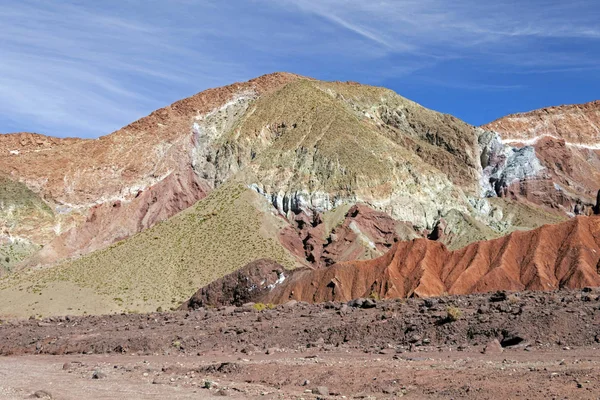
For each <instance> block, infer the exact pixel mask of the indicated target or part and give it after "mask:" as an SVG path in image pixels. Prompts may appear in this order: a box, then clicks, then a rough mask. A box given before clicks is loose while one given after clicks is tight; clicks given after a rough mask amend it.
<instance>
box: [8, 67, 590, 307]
mask: <svg viewBox="0 0 600 400" xmlns="http://www.w3.org/2000/svg"><path fill="white" fill-rule="evenodd" d="M498 126H500V125H498ZM494 129H496V128H494ZM497 129H498V130H500V127H498V128H497ZM506 134H507V133H506V132H504V133H503V132H500V134H499V133H497V132H494V131H492V130H490V129H489V127H484V128H476V127H473V126H471V125H469V124H466V123H465V122H463V121H460V120H458V119H457V118H455V117H453V116H451V115H447V114H441V113H438V112H435V111H432V110H428V109H426V108H424V107H422V106H420V105H419V104H417V103H414V102H412V101H410V100H408V99H405V98H403V97H401V96H399V95H398V94H396V93H394V92H393V91H391V90H388V89H385V88H379V87H372V86H366V85H360V84H357V83H353V82H322V81H318V80H314V79H310V78H305V77H301V76H298V75H293V74H286V73H276V74H271V75H265V76H262V77H259V78H256V79H253V80H250V81H248V82H245V83H237V84H233V85H230V86H226V87H223V88H217V89H210V90H207V91H204V92H202V93H199V94H197V95H195V96H192V97H190V98H188V99H184V100H181V101H179V102H176V103H174V104H172V105H171V106H168V107H165V108H163V109H161V110H157V111H155V112H153V113H152V114H150V115H149V116H148V117H145V118H142V119H141V120H139V121H136V122H134V123H132V124H130V125H128V126H126V127H124V128H123V129H121V130H119V131H116V132H114V133H112V134H110V135H107V136H104V137H101V138H99V139H97V140H81V139H56V138H49V137H45V136H42V135H36V134H27V133H18V134H8V135H0V202H1V204H2V207H1V209H0V225H1V226H2V228H3V229H2V231H1V232H0V256H1V257H2V258H3V260H0V265H1V266H2V267H4V268H3V269H4V270H11V271H14V270H19V269H26V270H25V271H23V272H22V273H18V274H16V275H15V276H12V277H9V278H7V279H5V280H4V281H0V296H2V297H3V299H6V300H3V301H2V302H0V313H1V312H10V311H11V310H12V311H13V312H18V313H38V312H39V313H55V312H59V311H57V310H60V312H69V313H77V312H79V313H83V312H86V311H87V312H108V311H124V310H151V309H155V308H156V307H163V308H165V307H171V306H173V305H174V304H179V303H180V302H181V301H183V300H185V299H186V298H189V296H190V295H191V294H192V293H193V292H194V291H195V290H196V289H197V287H199V286H203V285H205V284H207V283H209V282H210V281H212V280H214V279H217V278H219V277H221V276H223V275H225V274H227V273H229V272H232V271H234V270H236V269H237V268H240V267H242V266H243V265H244V264H246V263H248V262H250V261H253V260H256V259H258V258H262V257H271V258H275V259H276V260H278V261H279V262H281V263H283V264H284V265H286V267H288V268H292V267H296V266H309V267H311V268H322V267H327V266H331V265H334V264H336V263H339V262H345V261H354V260H361V259H363V260H364V259H372V258H375V257H380V256H382V255H384V254H386V252H388V251H389V249H390V248H392V246H398V245H397V244H395V243H397V242H402V241H406V240H411V239H415V238H422V240H426V239H424V238H428V239H430V240H433V241H435V242H438V244H437V245H440V244H444V245H446V246H447V247H448V248H449V249H460V248H462V247H464V246H466V245H468V244H469V243H473V242H476V241H480V240H485V239H491V238H498V237H501V236H503V235H506V234H508V233H510V232H513V231H515V230H517V231H519V230H528V229H534V228H537V227H539V226H541V225H543V224H548V223H556V222H560V221H564V220H566V219H567V218H568V217H569V216H572V215H573V214H577V213H579V214H581V213H586V212H589V210H590V209H591V205H592V204H593V201H594V200H595V197H593V196H592V194H594V193H593V190H595V189H594V187H593V186H594V182H593V181H594V179H595V176H596V174H598V173H600V162H598V163H596V161H595V160H597V156H596V153H595V151H594V150H591V149H587V148H585V149H587V150H586V151H590V152H591V153H589V154H587V153H583V151H584V150H582V149H584V148H583V147H577V150H576V151H575V150H573V146H572V145H571V144H569V143H567V142H560V140H563V139H555V138H553V137H551V138H550V141H546V140H545V139H543V140H542V139H540V140H538V141H535V143H533V145H528V144H527V143H522V142H521V143H517V142H514V141H510V142H508V141H507V140H503V139H502V137H503V135H506ZM509 140H513V139H511V138H510V137H509ZM561 143H562V144H561ZM561 145H562V147H563V150H560V151H558V150H556V151H555V150H547V151H546V150H543V149H546V148H552V147H553V146H559V147H560V146H561ZM586 146H587V145H586ZM584 159H585V161H582V160H584ZM582 162H583V163H584V164H580V163H582ZM582 165H583V166H582ZM585 168H587V171H588V172H587V173H586V170H585ZM3 188H6V189H3ZM233 188H235V189H233ZM14 193H19V194H18V195H14ZM207 195H210V196H213V197H211V198H213V199H215V198H218V199H221V200H220V201H221V202H223V204H222V205H221V206H218V205H215V203H214V201H213V202H210V201H208V200H206V201H205V200H202V199H204V198H205V197H206V196H207ZM594 196H595V195H594ZM199 200H201V201H200V202H199V203H197V202H198V201H199ZM208 209H210V210H212V211H210V212H209V213H214V215H215V216H217V215H218V216H219V217H218V218H215V219H210V221H218V223H217V222H215V224H216V225H214V224H212V223H211V224H200V223H197V222H198V221H204V217H202V216H203V215H205V214H206V213H205V211H202V210H208ZM198 213H199V214H198ZM192 215H200V217H197V216H196V217H192ZM211 215H213V214H211ZM198 218H199V219H198ZM234 232H235V234H234ZM154 238H158V239H154ZM242 238H252V240H250V239H248V240H250V241H249V242H248V246H242V245H240V246H238V245H236V244H237V241H239V240H242ZM232 240H233V242H229V241H232ZM244 240H246V239H244ZM224 249H226V251H225V250H224ZM205 253H206V255H205ZM225 256H226V257H225ZM134 278H135V279H134ZM138 278H139V279H140V282H142V283H141V284H140V283H139V282H137V281H136V279H138ZM143 282H146V283H143ZM132 287H135V290H132ZM40 293H41V294H40ZM74 294H76V295H74ZM34 295H35V296H34ZM36 296H41V297H36ZM73 296H76V297H77V299H78V300H77V301H78V302H79V303H78V305H79V307H76V308H75V309H73V307H71V305H72V304H73V301H72V299H73ZM19 299H20V300H19ZM19 302H22V303H23V304H25V306H23V307H21V308H19V307H20V306H19ZM2 303H4V304H2ZM15 310H16V311H15Z"/></svg>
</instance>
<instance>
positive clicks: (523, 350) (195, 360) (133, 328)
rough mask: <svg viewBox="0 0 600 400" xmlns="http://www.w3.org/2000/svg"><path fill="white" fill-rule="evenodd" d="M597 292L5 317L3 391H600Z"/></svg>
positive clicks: (463, 394) (150, 395)
mask: <svg viewBox="0 0 600 400" xmlns="http://www.w3.org/2000/svg"><path fill="white" fill-rule="evenodd" d="M599 294H600V290H598V289H591V288H585V289H583V290H576V291H554V292H546V293H542V292H524V293H507V292H497V293H491V294H480V295H469V296H445V297H440V298H429V299H406V300H387V301H379V300H376V299H360V300H356V301H352V302H350V303H324V304H307V303H298V302H290V303H287V304H285V305H280V306H271V305H268V304H267V305H263V304H246V305H244V306H242V307H222V308H218V309H200V310H197V311H189V312H186V311H178V312H170V313H153V314H118V315H106V316H87V317H86V316H83V317H70V316H66V317H51V318H46V319H42V320H35V319H30V320H5V321H2V325H0V354H2V356H1V357H0V398H7V399H25V398H50V397H51V398H53V399H81V398H87V399H114V398H127V399H164V398H174V399H179V398H181V399H188V398H190V399H191V398H194V399H198V398H200V399H202V398H212V397H222V396H227V397H231V398H239V399H246V398H264V399H302V398H303V399H317V398H322V399H329V398H331V399H342V398H347V399H351V398H365V399H367V398H368V399H388V398H389V399H392V398H399V397H403V398H407V399H431V398H434V399H435V398H439V399H448V398H454V399H517V398H521V399H552V398H554V399H567V398H568V399H597V398H598V397H599V396H600V351H599V350H598V349H599V348H600V343H598V341H600V318H599V315H600V307H599V306H600V300H599Z"/></svg>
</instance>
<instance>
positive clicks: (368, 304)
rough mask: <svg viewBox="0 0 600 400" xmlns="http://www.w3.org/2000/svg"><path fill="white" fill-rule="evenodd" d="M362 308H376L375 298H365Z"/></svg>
mask: <svg viewBox="0 0 600 400" xmlns="http://www.w3.org/2000/svg"><path fill="white" fill-rule="evenodd" d="M361 307H362V308H374V307H377V303H376V302H375V300H374V299H365V301H363V303H362V306H361Z"/></svg>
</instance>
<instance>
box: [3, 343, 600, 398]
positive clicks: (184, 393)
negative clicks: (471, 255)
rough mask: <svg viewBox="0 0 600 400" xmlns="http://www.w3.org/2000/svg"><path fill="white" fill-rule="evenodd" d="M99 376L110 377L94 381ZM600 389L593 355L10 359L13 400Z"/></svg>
mask: <svg viewBox="0 0 600 400" xmlns="http://www.w3.org/2000/svg"><path fill="white" fill-rule="evenodd" d="M219 368H220V369H221V370H222V371H223V372H219ZM95 371H101V373H102V374H105V376H104V377H103V378H101V379H93V378H92V376H93V374H94V372H95ZM101 376H102V375H101ZM207 380H208V381H210V382H211V383H212V385H211V387H210V388H208V389H207V388H205V387H204V382H206V381H207ZM306 381H308V383H306ZM320 391H321V393H322V394H320V393H319V392H320ZM599 391H600V354H598V351H597V350H596V351H594V350H592V349H590V348H585V347H583V348H578V349H572V350H552V351H540V350H533V351H529V352H525V351H523V350H522V349H521V350H510V351H506V352H505V353H503V354H498V355H484V354H481V353H480V352H479V351H476V350H467V351H462V352H457V351H448V350H445V351H440V352H432V353H406V354H402V355H399V356H393V355H388V354H382V355H377V354H365V353H363V352H359V351H348V352H342V353H340V352H332V353H327V354H321V353H319V352H318V351H313V352H309V353H306V354H303V355H297V354H285V353H280V354H277V355H265V354H260V355H258V356H248V357H247V358H243V357H239V355H237V354H226V353H225V354H223V353H221V354H210V355H208V354H207V355H203V356H129V355H72V356H65V355H62V356H47V355H42V356H40V355H38V356H31V355H29V356H9V357H2V358H0V398H3V399H25V398H31V396H32V395H33V398H44V393H47V394H49V395H51V396H52V398H54V399H83V398H85V399H115V398H123V399H167V398H169V399H204V398H213V397H217V398H218V397H222V396H228V397H231V398H238V399H248V398H261V399H301V398H304V399H316V398H335V399H342V398H348V399H351V398H365V399H388V398H398V397H403V398H407V399H448V398H454V399H509V398H510V399H552V398H555V399H566V398H570V399H597V398H598V393H599ZM312 392H315V393H312ZM326 393H329V395H326ZM36 396H37V397H36Z"/></svg>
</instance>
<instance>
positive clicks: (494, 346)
mask: <svg viewBox="0 0 600 400" xmlns="http://www.w3.org/2000/svg"><path fill="white" fill-rule="evenodd" d="M503 351H504V349H503V348H502V346H501V345H500V342H499V341H498V339H494V340H492V341H491V342H489V343H488V344H486V345H485V347H484V348H483V351H482V353H483V354H500V353H502V352H503Z"/></svg>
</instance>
